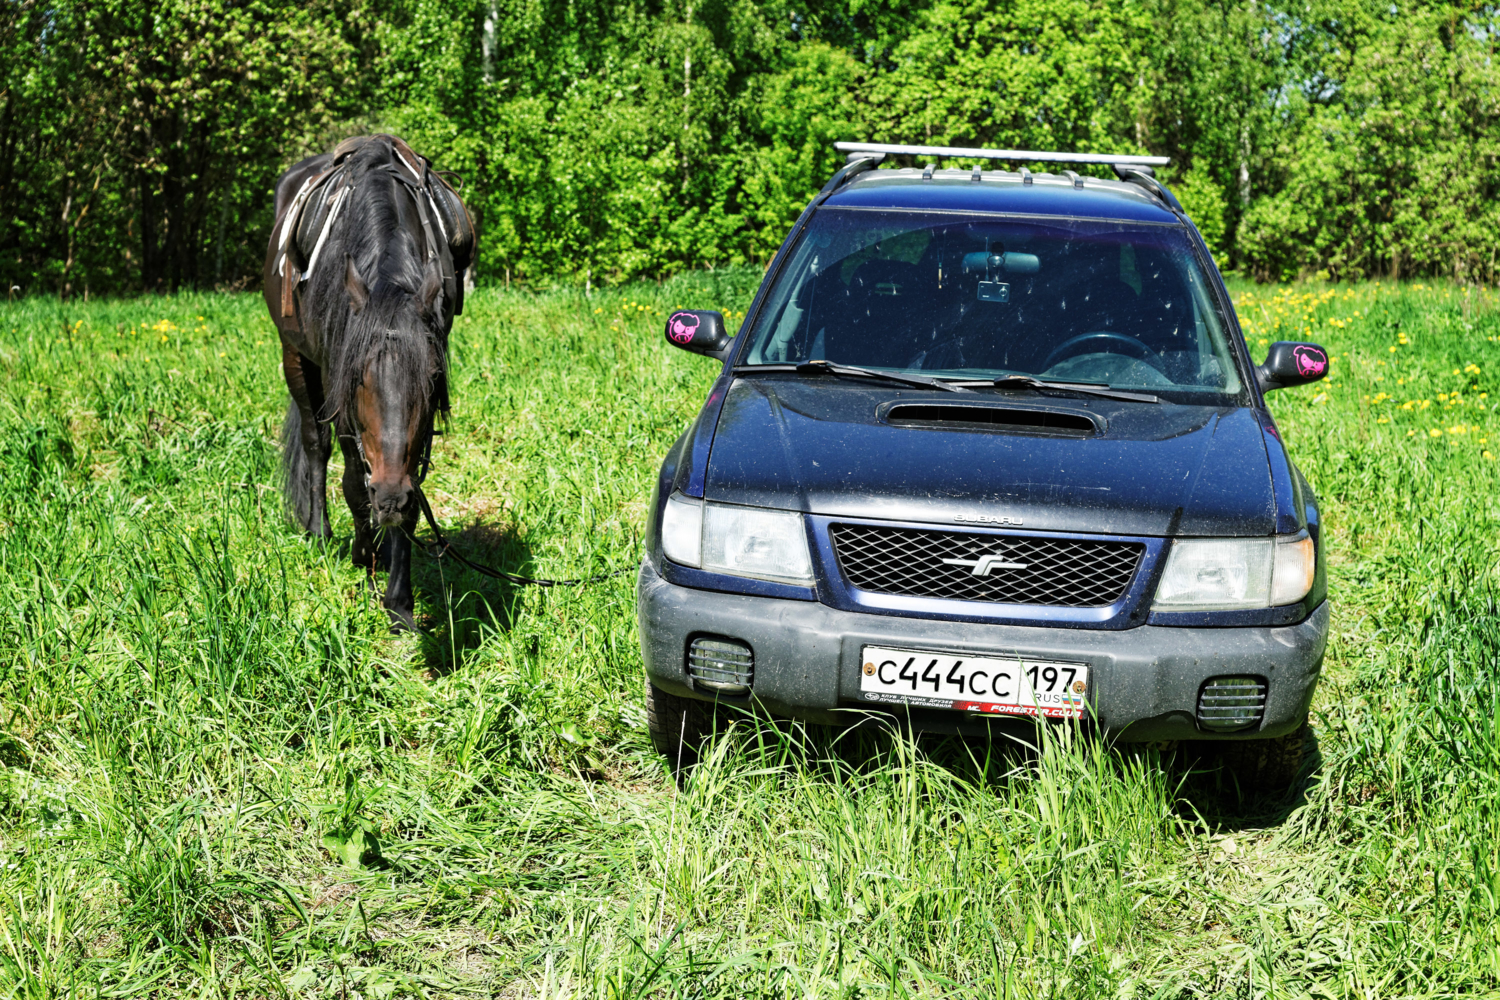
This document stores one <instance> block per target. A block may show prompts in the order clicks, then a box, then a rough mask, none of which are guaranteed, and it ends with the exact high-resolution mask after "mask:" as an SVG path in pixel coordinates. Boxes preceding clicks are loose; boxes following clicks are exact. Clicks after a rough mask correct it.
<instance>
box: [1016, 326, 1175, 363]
mask: <svg viewBox="0 0 1500 1000" xmlns="http://www.w3.org/2000/svg"><path fill="white" fill-rule="evenodd" d="M1090 340H1111V341H1118V342H1120V343H1122V344H1124V345H1125V346H1126V347H1128V348H1130V349H1131V353H1133V354H1134V355H1135V356H1136V357H1137V358H1139V359H1140V360H1142V361H1144V362H1146V363H1147V364H1148V365H1150V366H1151V367H1152V368H1155V369H1157V370H1158V371H1160V370H1161V367H1162V359H1161V355H1159V354H1157V353H1156V352H1155V351H1153V350H1152V349H1151V348H1149V347H1147V346H1146V345H1145V344H1144V343H1142V342H1141V341H1139V340H1137V339H1136V338H1135V337H1131V336H1129V335H1127V334H1123V333H1111V332H1110V331H1108V330H1092V331H1090V332H1089V333H1080V334H1079V335H1078V336H1076V337H1069V338H1068V339H1067V340H1065V341H1063V342H1062V343H1061V344H1058V345H1057V346H1056V347H1054V348H1053V349H1052V353H1051V354H1049V355H1047V360H1046V361H1043V362H1042V371H1046V370H1047V369H1049V368H1051V367H1052V366H1053V365H1055V364H1057V363H1058V362H1059V361H1061V360H1062V359H1064V358H1069V357H1072V356H1073V355H1074V354H1082V353H1084V352H1083V351H1073V350H1069V348H1071V347H1074V346H1075V345H1077V344H1082V343H1084V342H1086V341H1090ZM1106 353H1107V352H1106Z"/></svg>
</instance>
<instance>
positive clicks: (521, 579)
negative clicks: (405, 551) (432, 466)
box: [412, 439, 635, 587]
mask: <svg viewBox="0 0 1500 1000" xmlns="http://www.w3.org/2000/svg"><path fill="white" fill-rule="evenodd" d="M429 441H430V439H429ZM424 478H425V477H424ZM414 489H415V490H416V494H417V502H418V503H419V504H421V506H422V516H423V517H425V518H427V526H428V527H429V528H431V529H432V534H433V537H435V538H436V539H437V542H436V544H434V545H432V546H430V547H426V551H427V554H428V555H429V556H431V557H432V558H434V559H439V560H441V559H442V558H443V557H444V556H447V555H451V556H453V558H455V559H457V560H458V561H459V562H461V563H463V564H464V565H465V566H467V567H469V568H470V569H472V570H473V571H474V572H476V573H483V574H484V575H485V576H488V577H493V578H494V579H496V580H508V581H509V582H511V583H514V584H519V585H520V586H523V587H579V586H582V585H583V584H586V583H600V582H602V581H604V580H609V579H612V578H614V577H617V576H624V575H625V574H626V573H632V572H634V571H635V567H633V566H627V567H625V568H624V569H617V570H611V571H610V572H608V573H599V574H596V575H594V576H584V577H579V578H578V579H576V580H538V579H534V578H532V577H529V576H518V575H516V574H515V573H506V572H504V571H502V570H498V569H491V568H490V567H488V566H481V565H480V564H479V563H476V562H473V561H472V560H469V559H466V558H465V557H464V554H463V553H462V552H460V551H458V550H457V549H455V548H454V547H453V543H452V542H450V541H448V539H446V538H444V537H443V533H442V532H441V531H440V530H438V526H437V519H436V518H434V517H433V516H432V507H431V506H430V505H429V504H428V503H427V494H425V493H423V492H422V487H421V485H420V484H417V485H415V486H414ZM412 541H413V542H414V543H416V544H418V545H420V544H421V543H420V542H417V540H416V539H415V538H413V539H412Z"/></svg>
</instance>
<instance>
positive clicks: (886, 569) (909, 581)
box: [828, 524, 1146, 608]
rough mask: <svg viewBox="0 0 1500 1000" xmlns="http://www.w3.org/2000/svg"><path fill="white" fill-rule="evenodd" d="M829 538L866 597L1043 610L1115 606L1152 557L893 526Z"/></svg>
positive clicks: (1140, 551)
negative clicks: (893, 596) (867, 593)
mask: <svg viewBox="0 0 1500 1000" xmlns="http://www.w3.org/2000/svg"><path fill="white" fill-rule="evenodd" d="M828 533H829V537H830V539H831V540H832V542H833V549H834V553H835V554H836V556H837V558H838V565H839V571H840V572H841V573H842V574H843V577H844V579H845V580H846V581H848V583H849V585H850V586H852V587H855V588H858V589H860V590H865V591H870V592H873V593H879V594H899V595H904V596H909V597H931V598H939V599H944V600H957V601H983V602H989V603H996V604H1023V605H1026V604H1029V605H1037V606H1044V607H1063V608H1097V607H1108V606H1109V605H1111V604H1114V603H1115V602H1117V601H1119V600H1120V599H1121V598H1123V597H1124V596H1125V593H1126V591H1127V590H1129V588H1130V581H1131V579H1132V578H1133V577H1134V576H1135V572H1136V570H1137V569H1138V568H1139V566H1140V564H1141V559H1142V557H1143V555H1144V554H1145V551H1146V546H1145V545H1144V544H1142V543H1140V542H1120V541H1096V540H1091V539H1077V538H1052V537H1047V536H1032V535H991V534H977V533H971V532H965V531H945V530H942V529H937V530H926V529H919V528H900V527H890V526H886V525H866V524H833V525H830V526H829V529H828ZM986 557H989V558H988V559H986ZM945 560H946V561H945ZM1016 567H1023V568H1016ZM976 569H978V570H982V571H983V570H987V572H983V573H982V574H976V572H975V570H976Z"/></svg>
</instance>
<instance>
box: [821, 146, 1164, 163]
mask: <svg viewBox="0 0 1500 1000" xmlns="http://www.w3.org/2000/svg"><path fill="white" fill-rule="evenodd" d="M833 148H834V149H836V150H838V151H839V152H840V153H883V154H888V155H893V156H964V157H975V158H978V159H982V160H1029V161H1031V162H1033V163H1100V164H1109V165H1114V164H1120V165H1122V166H1125V165H1128V166H1136V167H1164V166H1166V165H1167V164H1168V163H1171V162H1172V158H1171V157H1170V156H1137V155H1134V154H1127V155H1120V154H1115V153H1059V152H1043V151H1039V150H1026V149H964V148H960V147H957V146H903V145H899V144H896V143H887V142H836V143H834V144H833Z"/></svg>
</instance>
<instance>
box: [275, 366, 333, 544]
mask: <svg viewBox="0 0 1500 1000" xmlns="http://www.w3.org/2000/svg"><path fill="white" fill-rule="evenodd" d="M281 372H282V374H283V375H284V376H285V377H286V388H287V392H289V393H290V394H291V397H292V405H293V406H294V407H296V410H297V414H296V415H297V416H298V417H299V418H300V419H299V420H296V421H293V420H291V419H288V421H287V428H288V431H289V433H288V435H287V438H288V439H287V440H285V441H283V442H282V447H283V448H285V449H291V448H295V447H298V446H299V445H300V447H301V449H302V455H301V459H302V460H301V461H300V462H299V461H297V460H296V459H297V456H295V455H291V454H290V452H289V453H288V456H287V460H286V470H287V486H286V488H287V495H288V498H289V499H291V501H292V504H293V509H294V510H295V511H296V512H297V518H298V520H299V521H301V522H302V527H304V528H306V529H307V533H308V534H309V535H312V536H313V537H314V538H332V537H333V529H332V528H330V527H329V525H328V456H329V455H330V454H331V453H332V452H333V441H332V434H331V433H330V432H329V429H328V426H327V425H326V424H324V423H322V422H321V421H320V420H319V419H318V417H319V411H321V410H322V408H323V382H322V374H321V372H319V370H318V366H317V365H315V364H313V363H312V362H311V361H309V360H308V359H307V358H305V357H303V356H302V355H301V354H300V353H299V352H298V351H297V349H296V348H294V347H289V346H287V345H286V344H285V343H284V342H283V344H282V347H281ZM294 424H295V428H294ZM293 429H295V432H296V434H295V437H296V440H292V434H291V433H290V432H291V431H292V430H293Z"/></svg>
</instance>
